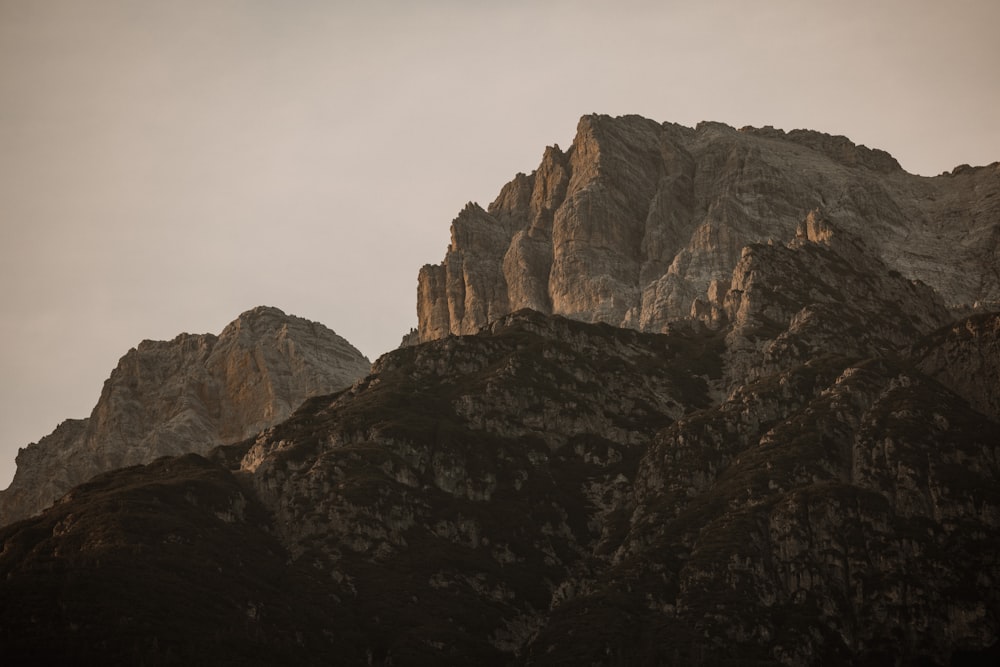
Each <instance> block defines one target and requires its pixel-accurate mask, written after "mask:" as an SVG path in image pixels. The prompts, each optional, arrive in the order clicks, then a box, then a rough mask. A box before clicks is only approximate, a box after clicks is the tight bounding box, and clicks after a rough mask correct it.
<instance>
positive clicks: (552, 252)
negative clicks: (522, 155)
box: [417, 116, 1000, 341]
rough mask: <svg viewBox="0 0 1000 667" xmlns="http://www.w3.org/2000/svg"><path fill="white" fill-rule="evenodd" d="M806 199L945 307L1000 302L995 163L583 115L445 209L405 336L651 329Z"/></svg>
mask: <svg viewBox="0 0 1000 667" xmlns="http://www.w3.org/2000/svg"><path fill="white" fill-rule="evenodd" d="M812 210H822V211H823V214H824V216H825V217H827V218H829V219H830V220H833V221H835V222H836V224H837V225H838V226H839V227H840V228H841V229H843V231H844V232H846V233H847V234H850V235H852V236H855V237H861V238H864V240H865V242H866V243H867V244H868V246H869V247H870V248H871V250H872V252H873V254H874V256H875V257H876V258H878V259H879V260H880V261H882V262H884V263H885V264H886V266H887V267H888V268H889V270H892V271H896V272H898V273H899V274H901V275H902V276H904V277H905V278H908V279H910V280H919V281H921V282H923V283H925V284H927V285H929V286H930V287H931V288H933V289H934V290H935V291H936V292H937V293H938V294H939V295H940V296H941V298H942V299H943V300H944V302H945V303H946V304H947V305H948V306H949V307H950V308H952V309H954V310H957V311H960V312H961V311H966V310H971V309H973V308H981V309H987V310H988V309H996V308H998V307H1000V269H998V268H997V267H1000V222H998V220H1000V163H994V164H992V165H990V166H988V167H980V168H970V167H963V168H958V169H956V170H955V171H954V172H952V173H950V174H943V175H941V176H938V177H936V178H925V177H920V176H914V175H912V174H908V173H906V172H905V171H903V170H902V168H900V166H899V165H898V163H897V162H896V161H895V160H894V159H893V158H892V157H891V156H890V155H888V154H887V153H885V152H883V151H878V150H872V149H869V148H866V147H864V146H856V145H854V144H853V143H851V142H850V141H849V140H847V139H846V138H844V137H833V136H829V135H825V134H821V133H817V132H810V131H805V130H796V131H793V132H789V133H785V132H782V131H780V130H775V129H773V128H763V129H755V128H743V129H742V130H735V129H733V128H731V127H728V126H726V125H722V124H719V123H702V124H699V125H698V127H697V128H695V129H690V128H686V127H682V126H679V125H674V124H670V123H663V124H660V123H656V122H654V121H651V120H647V119H644V118H640V117H637V116H628V117H621V118H610V117H607V116H586V117H584V118H583V119H581V121H580V124H579V127H578V129H577V135H576V138H575V140H574V141H573V145H572V146H571V147H570V148H569V149H568V150H566V151H565V152H563V151H561V150H560V149H559V147H558V146H555V147H551V148H548V149H547V150H546V151H545V154H544V156H543V158H542V163H541V165H540V166H539V167H538V169H537V170H536V171H534V172H533V173H532V174H530V175H527V176H526V175H523V174H519V175H518V176H516V177H515V178H514V180H512V181H511V182H510V183H508V184H507V185H506V186H504V188H503V189H502V190H501V192H500V195H499V196H498V197H497V198H496V200H495V201H494V202H493V203H492V204H491V205H490V206H489V208H488V209H487V210H484V209H482V208H481V207H479V206H478V205H475V204H471V203H470V204H469V205H468V206H467V207H466V208H465V209H464V210H463V211H462V212H461V213H460V214H459V215H458V217H457V218H456V219H455V220H454V222H453V223H452V234H451V243H450V245H449V246H448V251H447V254H446V256H445V259H444V262H443V263H442V264H440V265H428V266H425V267H424V268H423V269H422V270H421V271H420V276H419V285H418V296H417V314H418V320H419V326H418V330H419V339H420V340H423V341H427V340H433V339H435V338H440V337H442V336H445V335H447V334H449V333H451V334H468V333H475V332H476V331H478V330H479V328H481V327H482V326H484V325H485V324H487V323H488V322H490V321H492V320H493V319H495V318H497V317H499V316H501V315H503V314H505V313H508V312H512V311H515V310H517V309H519V308H532V309H535V310H538V311H541V312H545V313H553V314H558V315H565V316H568V317H573V318H577V319H581V320H584V321H588V322H606V323H609V324H614V325H615V326H625V327H631V328H637V329H640V330H643V331H663V330H664V328H665V327H666V326H667V324H668V323H669V322H671V321H674V320H678V319H681V318H686V317H690V316H691V315H692V314H695V315H697V307H698V304H699V303H711V302H712V301H713V297H714V294H715V293H716V291H717V289H718V287H717V284H718V282H719V281H721V282H723V283H724V282H725V281H727V280H729V278H730V275H731V273H732V271H733V269H734V268H735V267H736V265H737V264H738V263H739V261H740V258H741V256H742V252H743V248H744V247H745V246H747V245H749V244H753V243H767V242H768V241H776V242H784V241H785V240H786V239H788V238H790V237H791V236H792V235H793V234H794V232H795V229H796V227H797V226H798V225H799V223H800V222H801V221H802V220H803V218H804V217H805V216H806V214H807V213H808V212H809V211H812Z"/></svg>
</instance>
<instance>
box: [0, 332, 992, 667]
mask: <svg viewBox="0 0 1000 667" xmlns="http://www.w3.org/2000/svg"><path fill="white" fill-rule="evenodd" d="M948 338H949V337H948V336H947V335H945V334H943V333H939V334H937V335H936V336H934V337H931V338H929V339H928V340H929V342H928V343H926V344H929V345H933V344H935V343H934V341H943V340H945V339H948ZM921 355H922V357H924V358H926V356H927V349H926V347H923V348H921ZM723 357H724V345H723V340H722V338H721V336H719V335H718V334H705V333H701V334H695V333H688V332H676V333H672V334H641V333H638V332H635V331H630V330H623V329H615V328H612V327H610V326H607V325H590V324H582V323H579V322H573V321H571V320H565V319H561V318H552V317H549V316H542V315H540V314H537V313H532V312H523V313H517V314H515V315H512V316H509V317H507V318H505V319H504V320H503V321H501V322H498V323H497V324H495V325H493V326H492V327H490V328H489V329H488V330H486V331H484V332H482V333H481V334H479V335H476V336H466V337H451V338H446V339H443V340H440V341H436V342H433V343H428V344H424V345H420V346H416V347H410V348H405V349H401V350H399V351H397V352H394V353H392V354H389V355H387V356H385V357H383V358H382V359H381V360H380V361H379V362H378V363H377V364H376V367H375V372H374V373H373V374H372V375H371V376H369V377H368V378H366V379H365V380H364V381H362V382H360V383H358V384H356V385H355V386H354V387H353V388H351V389H350V390H346V391H344V392H341V393H339V394H335V395H333V396H327V397H320V398H315V399H312V400H310V401H308V402H306V404H304V405H303V406H302V407H301V408H300V409H299V410H298V412H296V413H295V414H294V415H293V416H292V417H291V418H290V419H289V420H287V421H286V422H284V423H282V424H280V425H279V426H276V427H274V428H272V429H269V430H267V431H265V432H264V433H262V434H261V435H260V436H258V437H257V438H255V439H251V440H247V441H245V442H243V443H242V444H240V445H234V446H230V447H222V448H219V449H216V450H215V451H214V452H213V453H212V454H211V455H210V456H209V457H208V458H202V457H200V456H197V455H188V456H185V457H181V458H165V459H161V460H159V461H157V462H155V463H153V464H150V465H148V466H139V467H134V468H127V469H123V470H119V471H116V472H113V473H108V474H106V475H104V476H101V477H98V478H97V479H95V480H94V481H92V482H89V483H87V484H85V485H83V486H80V487H78V488H77V489H75V490H74V491H73V492H71V493H70V494H69V495H68V496H66V497H65V498H64V499H63V500H61V501H60V502H59V503H57V504H56V506H55V507H53V508H51V509H50V510H49V511H47V512H46V513H44V514H43V515H42V516H41V517H38V518H35V519H30V520H27V521H22V522H20V523H17V524H14V525H12V526H9V527H8V528H6V529H5V530H3V531H2V533H0V540H2V543H3V545H4V547H3V553H2V555H0V600H2V602H0V628H2V632H3V637H0V641H2V646H3V647H4V648H3V651H4V652H5V654H6V656H10V657H12V658H14V659H15V662H14V663H8V664H16V660H17V659H23V660H25V661H28V659H29V658H31V659H32V660H35V659H37V658H40V657H44V658H45V659H46V661H47V662H49V661H57V662H60V661H64V660H65V658H66V657H67V656H74V658H75V659H77V660H83V661H85V662H93V663H96V662H126V663H139V662H142V663H144V664H175V663H180V662H203V663H211V664H230V663H232V664H236V663H237V662H239V663H241V664H248V663H249V664H274V663H276V662H288V661H293V662H295V663H301V664H329V663H331V662H335V663H346V664H365V663H366V662H368V661H369V659H370V660H371V661H372V662H373V663H375V664H389V663H390V662H391V663H392V664H424V663H435V664H469V662H470V661H471V662H474V663H477V664H496V665H503V664H549V663H552V664H566V663H567V661H569V662H571V663H590V662H599V663H602V664H608V663H611V664H698V663H703V664H726V663H727V662H728V663H731V664H750V663H754V662H757V663H759V664H779V663H786V664H850V663H856V664H863V663H866V662H868V663H871V664H876V663H879V662H880V661H882V660H884V659H888V658H889V657H890V656H891V657H899V658H903V659H905V660H911V661H916V660H918V659H922V660H929V661H931V662H930V663H927V664H948V663H949V661H951V660H952V659H953V658H955V657H957V656H959V655H960V654H959V653H958V652H960V651H963V650H964V651H973V652H976V651H983V650H988V649H989V647H990V646H991V645H992V644H993V643H994V642H995V641H996V632H997V616H996V610H997V608H998V607H997V605H998V603H1000V600H998V593H997V587H996V586H995V585H993V584H994V582H995V581H996V577H997V576H1000V564H998V562H997V554H998V553H1000V533H998V530H997V524H998V521H1000V493H998V488H1000V487H998V484H997V472H998V471H997V459H996V447H997V443H1000V426H998V425H997V423H996V422H993V421H991V420H990V419H988V418H987V417H986V416H985V415H983V414H982V413H980V412H976V411H975V410H973V409H972V408H971V407H970V406H969V405H968V403H967V402H965V401H964V400H962V399H961V398H959V397H958V396H957V395H956V394H954V393H953V392H951V391H950V390H948V389H947V388H945V387H944V386H943V385H942V384H940V383H939V382H937V381H936V380H934V379H933V378H931V377H928V376H926V375H923V374H921V373H920V372H919V371H917V370H916V369H915V368H914V366H913V365H912V364H911V363H909V361H908V360H906V359H897V360H893V361H890V360H886V359H848V358H843V357H840V356H837V355H835V354H831V355H828V356H825V357H822V358H816V359H810V360H808V361H806V362H805V363H803V364H800V365H797V366H795V367H794V368H791V369H788V370H785V371H781V372H778V373H775V374H773V375H769V376H767V377H765V378H762V379H761V380H759V381H757V382H753V383H750V384H748V385H746V386H744V387H741V388H740V389H738V390H736V391H735V392H733V393H732V395H731V396H729V397H728V398H726V399H725V400H722V401H719V402H713V401H712V399H711V396H710V395H711V393H712V392H711V387H712V385H713V384H715V383H717V382H718V381H719V380H721V378H722V362H723ZM881 664H884V663H881ZM914 664H917V663H915V662H914Z"/></svg>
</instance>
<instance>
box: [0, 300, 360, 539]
mask: <svg viewBox="0 0 1000 667" xmlns="http://www.w3.org/2000/svg"><path fill="white" fill-rule="evenodd" d="M369 368H370V363H369V361H368V360H367V359H366V358H365V357H364V356H363V355H362V354H361V353H360V352H358V351H357V350H356V349H355V348H354V347H353V346H352V345H350V344H349V343H348V342H347V341H345V340H344V339H343V338H341V337H340V336H337V335H336V334H335V333H334V332H333V331H331V330H330V329H328V328H326V327H324V326H323V325H321V324H317V323H315V322H310V321H308V320H304V319H301V318H298V317H293V316H289V315H285V314H284V313H283V312H281V311H280V310H278V309H277V308H267V307H259V308H255V309H253V310H250V311H247V312H245V313H243V314H242V315H240V317H239V318H237V319H236V320H235V321H233V322H232V323H230V324H229V325H228V326H227V327H226V328H225V329H224V330H223V332H222V333H221V334H220V335H218V336H214V335H211V334H202V335H191V334H181V335H180V336H178V337H176V338H174V339H173V340H171V341H149V340H147V341H143V342H142V343H140V344H139V346H138V347H136V348H133V349H132V350H129V352H128V353H127V354H126V355H125V356H124V357H122V359H121V360H120V361H119V362H118V367H117V368H115V370H114V371H112V373H111V377H110V378H108V380H107V381H106V382H105V384H104V389H103V391H102V392H101V397H100V400H99V401H98V402H97V405H96V406H95V408H94V410H93V412H92V413H91V415H90V418H89V419H82V420H68V421H66V422H63V423H62V424H60V425H59V426H58V427H57V428H56V430H55V431H53V432H52V433H51V434H50V435H48V436H46V437H44V438H42V439H41V440H40V441H39V442H38V443H36V444H32V445H29V446H28V447H26V448H24V449H22V450H20V452H19V453H18V457H17V473H16V474H15V476H14V480H13V482H12V483H11V485H10V487H9V488H8V489H7V490H5V491H2V492H0V525H5V524H7V523H10V522H11V521H14V520H16V519H20V518H23V517H25V516H30V515H31V514H34V513H36V512H38V511H39V510H41V509H43V508H45V507H47V506H48V505H50V504H51V503H52V501H54V500H55V499H56V498H58V497H59V496H61V495H62V494H63V493H65V492H66V491H68V490H69V489H70V488H72V487H73V486H75V485H77V484H80V483H81V482H84V481H86V480H88V479H90V478H91V477H92V476H94V475H95V474H97V473H99V472H104V471H108V470H114V469H115V468H120V467H123V466H130V465H137V464H141V463H148V462H150V461H152V460H154V459H156V458H158V457H160V456H167V455H178V454H183V453H186V452H196V453H205V452H207V451H209V450H210V449H212V448H213V447H215V446H217V445H220V444H223V443H227V442H233V441H236V440H242V439H243V438H246V437H248V436H250V435H252V434H254V433H257V432H258V431H260V430H261V429H263V428H265V427H266V426H269V425H271V424H274V423H276V422H278V421H280V420H282V419H284V418H286V417H288V415H290V414H291V413H292V410H293V409H295V408H296V407H298V406H299V404H300V403H302V401H304V400H305V399H306V398H308V397H310V396H315V395H317V394H323V393H328V392H330V391H334V390H336V389H340V388H343V387H345V386H348V385H350V384H351V383H352V382H354V380H356V379H358V378H359V377H363V376H364V375H366V374H367V372H368V370H369Z"/></svg>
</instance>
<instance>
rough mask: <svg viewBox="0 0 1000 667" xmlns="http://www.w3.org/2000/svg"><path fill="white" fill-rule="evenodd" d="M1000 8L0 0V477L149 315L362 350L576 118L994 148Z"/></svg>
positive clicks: (924, 149) (403, 325) (562, 0)
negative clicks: (270, 327) (456, 240)
mask: <svg viewBox="0 0 1000 667" xmlns="http://www.w3.org/2000/svg"><path fill="white" fill-rule="evenodd" d="M996 25H1000V3H996V2H993V1H992V0H957V1H956V2H953V3H948V4H941V3H935V2H928V1H920V2H914V1H909V2H907V1H904V0H885V1H883V2H876V3H872V2H860V1H858V0H848V1H842V2H836V3H834V2H815V3H800V2H795V1H793V0H764V1H762V2H760V3H757V4H755V5H754V9H753V11H752V12H751V11H748V10H747V9H746V4H745V3H741V2H738V1H737V0H718V1H716V2H704V3H697V4H694V3H679V2H670V1H667V2H651V1H647V0H623V1H622V2H620V3H616V4H614V5H613V6H612V5H610V4H608V3H598V2H592V1H590V0H577V1H573V2H571V1H569V0H553V1H550V2H526V1H523V0H511V1H510V2H507V3H503V4H502V5H487V4H482V3H475V2H472V3H470V2H458V1H457V0H438V1H428V2H422V3H420V2H418V3H412V2H411V3H402V2H390V1H385V0H381V1H379V0H375V1H372V2H368V3H364V4H360V3H347V2H337V1H333V2H328V1H320V0H298V1H297V2H293V3H277V2H272V1H268V0H215V1H213V2H211V3H201V2H194V1H193V0H179V1H178V2H172V3H157V2H152V1H131V2H130V1H127V0H93V1H91V2H87V3H79V2H74V1H72V0H48V1H46V2H26V1H24V0H0V99H2V100H3V104H2V105H0V146H2V147H3V151H2V152H0V155H2V157H0V220H2V234H3V242H2V243H0V272H2V273H0V275H2V279H3V284H4V290H2V292H0V300H2V301H0V307H2V308H3V312H4V318H3V320H2V328H0V343H2V345H0V350H2V351H0V372H2V373H3V376H4V378H5V380H6V381H5V382H4V387H3V390H2V392H3V393H2V396H0V405H2V406H3V407H2V410H3V413H2V414H0V489H3V488H6V487H7V485H8V484H9V482H10V480H11V478H12V476H13V474H14V456H15V455H16V453H17V450H18V448H19V447H23V446H26V445H27V444H29V443H32V442H36V441H37V440H39V439H40V438H42V437H44V436H45V435H47V434H49V433H51V432H52V430H53V429H54V428H55V427H56V426H57V425H58V424H59V423H60V422H61V421H62V420H64V419H68V418H83V417H87V416H88V415H89V414H90V411H91V409H92V408H93V407H94V405H95V404H96V402H97V399H98V398H99V396H100V391H101V387H102V385H103V382H104V380H105V379H107V377H108V376H109V375H110V373H111V371H112V370H113V369H114V367H115V366H116V364H117V362H118V359H119V358H120V357H121V356H122V355H124V354H125V353H126V352H127V351H128V350H129V349H130V348H132V347H134V346H136V345H137V344H138V343H139V342H140V341H141V340H144V339H155V340H169V339H172V338H173V337H175V336H176V335H178V334H180V333H182V332H186V333H195V334H197V333H214V334H218V333H219V332H221V331H222V329H223V327H224V326H225V325H226V324H228V323H229V322H230V321H232V320H233V319H235V318H236V317H237V316H238V315H239V314H240V313H242V312H244V311H246V310H248V309H250V308H253V307H255V306H258V305H269V306H275V307H278V308H280V309H281V310H283V311H285V312H286V313H288V314H290V315H297V316H299V317H304V318H306V319H310V320H314V321H318V322H321V323H323V324H324V325H326V326H328V327H329V328H331V329H333V330H334V331H336V332H337V333H338V334H340V335H341V336H343V337H344V338H346V339H347V340H348V341H349V342H350V343H351V344H353V345H354V346H356V347H357V348H359V349H360V350H361V351H362V352H363V353H364V354H365V355H366V356H368V357H369V359H370V360H372V361H374V360H375V358H376V357H377V356H379V355H380V354H382V353H384V352H387V351H389V350H391V349H393V348H395V347H396V346H397V345H398V343H399V342H400V339H401V338H402V336H403V335H404V334H405V333H407V332H408V331H409V329H410V328H411V327H414V326H416V283H417V272H418V271H419V269H420V267H421V266H422V265H424V264H428V263H437V262H440V261H441V260H442V259H443V257H444V253H445V249H446V247H447V245H448V240H449V225H450V222H451V220H452V219H453V218H454V217H455V216H456V215H457V214H458V212H459V211H460V210H461V209H462V207H463V206H464V205H465V203H466V202H468V201H476V202H478V203H480V204H482V205H483V206H486V205H487V204H489V203H490V202H491V201H492V200H493V198H494V197H495V196H496V195H497V194H498V193H499V192H500V189H501V187H502V186H503V185H504V184H505V183H506V182H507V181H509V180H510V179H511V178H513V176H514V175H515V174H516V173H517V172H525V173H528V172H531V171H533V170H534V169H535V168H536V167H537V166H538V164H539V162H540V161H541V158H542V154H543V152H544V149H545V147H546V146H549V145H552V144H559V145H560V146H563V147H567V146H569V145H570V143H571V142H572V139H573V135H574V133H575V129H576V124H577V121H578V120H579V118H580V117H581V116H583V115H586V114H589V113H605V114H609V115H624V114H638V115H642V116H646V117H648V118H652V119H654V120H656V121H659V122H675V123H679V124H681V125H686V126H691V127H693V126H695V125H696V124H697V123H699V122H701V121H718V122H723V123H727V124H729V125H732V126H734V127H742V126H745V125H753V126H757V127H760V126H764V125H771V126H774V127H777V128H780V129H784V130H786V131H789V130H793V129H811V130H817V131H820V132H826V133H829V134H838V135H844V136H847V137H848V138H849V139H851V140H852V141H854V142H855V143H857V144H864V145H866V146H868V147H870V148H877V149H881V150H885V151H888V152H889V153H891V154H892V155H893V156H894V157H895V158H896V159H897V160H898V161H899V162H900V164H901V165H902V166H903V168H904V169H906V170H907V171H909V172H911V173H917V174H921V175H924V176H933V175H936V174H939V173H942V172H944V171H950V170H951V169H952V168H954V167H955V166H957V165H960V164H972V165H974V166H979V165H985V164H990V163H992V162H995V161H997V160H1000V127H998V125H1000V124H998V123H996V121H995V113H996V112H995V110H996V109H997V108H1000V75H998V74H997V73H996V72H997V67H996V65H997V64H998V63H1000V44H998V40H996V39H995V37H994V36H993V35H992V34H991V33H992V32H993V31H994V29H995V26H996Z"/></svg>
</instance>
